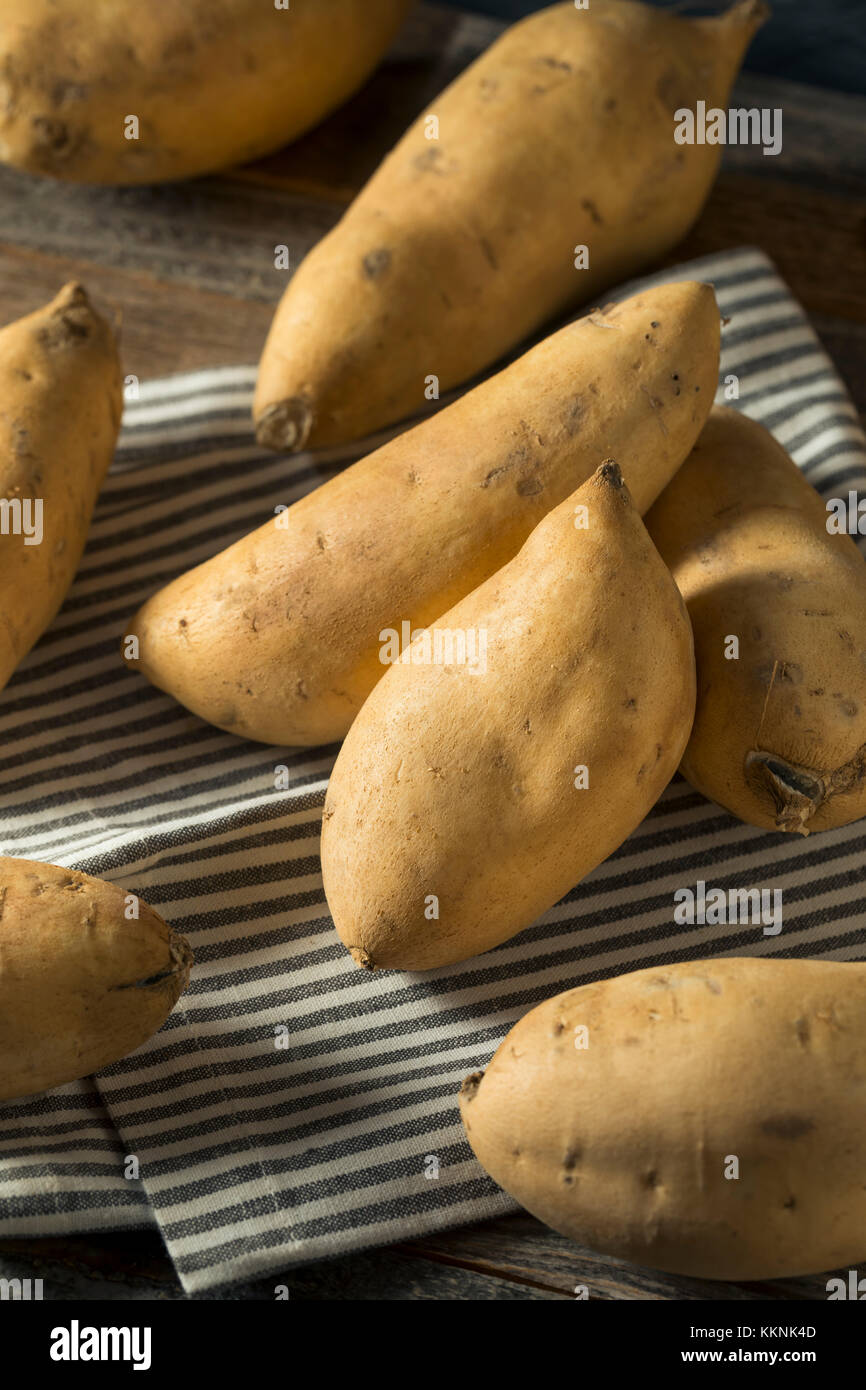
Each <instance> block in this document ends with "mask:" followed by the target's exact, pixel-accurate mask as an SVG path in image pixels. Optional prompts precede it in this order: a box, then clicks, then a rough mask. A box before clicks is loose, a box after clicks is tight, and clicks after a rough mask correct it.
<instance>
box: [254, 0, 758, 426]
mask: <svg viewBox="0 0 866 1390" xmlns="http://www.w3.org/2000/svg"><path fill="white" fill-rule="evenodd" d="M766 13H767V10H766V6H764V5H763V4H762V3H760V0H740V3H738V4H735V5H734V7H733V8H732V9H731V10H730V11H728V13H727V14H725V15H722V16H721V17H720V18H711V19H706V18H705V19H684V18H680V17H679V16H677V15H672V14H668V13H663V12H662V11H661V10H659V9H658V8H656V7H655V6H652V5H641V4H635V3H630V0H592V4H591V5H590V6H589V7H588V8H587V9H576V8H575V6H574V4H572V3H571V0H568V3H565V4H560V5H554V6H553V7H552V8H550V9H546V10H542V11H541V12H540V13H538V14H535V15H532V16H531V17H530V18H528V19H525V20H523V21H522V22H521V23H519V24H516V25H514V27H513V28H511V29H509V30H508V31H507V32H506V33H505V34H504V35H503V37H502V38H501V39H499V41H498V42H497V43H495V44H493V46H492V47H491V48H490V49H489V50H488V51H487V52H486V53H484V54H483V55H482V56H481V57H480V58H479V59H478V61H477V62H475V63H473V64H472V66H471V67H469V68H468V69H467V71H466V72H464V73H463V74H462V75H461V76H460V77H458V78H457V80H456V81H455V82H454V83H453V85H452V86H450V87H449V88H448V89H447V91H445V92H443V93H442V95H441V96H440V97H439V98H438V99H437V100H436V101H434V102H433V103H432V104H431V106H430V107H429V108H428V110H426V111H425V112H423V113H422V115H421V116H419V118H418V120H417V121H416V122H415V124H414V125H413V126H412V127H411V128H410V129H409V130H408V131H407V133H406V134H405V135H404V137H403V138H402V140H401V141H400V142H399V144H398V145H397V146H396V148H395V149H394V150H393V151H392V152H391V154H389V155H388V157H387V159H386V160H385V161H384V163H383V164H382V165H381V166H380V168H379V169H378V171H377V172H376V173H375V174H374V175H373V177H372V178H371V179H370V181H369V183H368V184H367V185H366V187H365V188H364V189H363V190H362V192H361V193H360V194H359V195H358V197H357V198H356V199H355V201H354V203H353V204H352V206H351V207H350V208H349V210H348V212H347V213H346V214H345V216H344V217H343V218H342V220H341V221H340V223H339V224H338V225H337V227H335V228H334V230H333V231H332V232H331V233H330V234H329V235H328V236H326V237H325V239H324V240H323V241H321V242H320V243H319V244H318V245H317V246H316V247H315V248H314V249H313V251H311V252H310V254H309V255H308V256H307V258H306V260H305V261H303V262H302V264H301V266H300V267H299V269H298V271H297V273H296V274H295V275H294V276H293V278H292V280H291V281H290V283H289V286H288V288H287V289H286V292H285V294H284V296H283V300H282V302H281V304H280V306H279V308H278V309H277V313H276V316H275V318H274V321H273V325H272V327H271V331H270V334H269V336H268V340H267V343H266V345H265V349H264V353H263V355H262V360H261V366H260V369H259V379H258V384H257V387H256V397H255V404H254V415H255V419H256V426H257V432H258V437H259V440H260V441H261V443H262V444H265V445H267V446H269V447H271V448H274V449H286V450H291V449H299V448H301V447H303V446H304V444H309V445H311V446H318V445H323V444H333V443H337V442H340V441H343V440H347V439H354V438H358V437H360V436H362V435H365V434H367V433H369V432H370V431H372V430H374V429H377V428H379V427H381V426H382V425H385V424H388V423H389V422H390V421H394V420H399V419H401V418H403V417H405V416H407V415H409V414H410V413H412V412H413V411H419V410H421V409H423V408H424V400H425V388H426V386H427V383H428V381H429V378H430V376H431V375H432V376H435V377H436V378H437V379H438V382H439V387H440V389H441V390H445V389H446V388H448V387H451V386H454V385H457V384H458V383H459V382H462V381H467V380H468V379H470V378H471V377H473V376H474V375H475V374H477V373H478V372H479V371H480V370H481V369H482V368H483V367H485V366H487V365H489V364H490V363H492V362H494V361H496V359H497V358H499V357H500V356H502V354H503V353H505V352H506V351H508V350H509V349H511V348H513V347H514V346H515V345H516V344H518V343H519V342H521V340H523V339H524V338H525V337H526V336H527V335H528V334H530V333H532V332H533V331H534V330H536V329H538V328H539V327H540V326H541V325H542V324H543V323H544V322H545V321H547V320H549V319H550V317H551V316H552V315H554V314H556V313H558V312H561V311H563V310H565V309H566V308H567V307H568V306H569V305H572V304H575V305H576V304H578V303H586V302H588V301H591V300H593V299H595V298H596V297H597V296H598V294H599V292H600V291H601V290H602V289H604V288H605V287H607V286H608V285H612V284H615V283H617V282H619V281H621V280H623V279H624V278H626V277H627V276H629V275H631V274H633V273H634V272H635V271H637V270H638V269H639V268H640V267H641V266H644V265H647V264H649V263H651V262H652V261H654V260H655V259H657V258H658V257H659V256H660V255H662V254H663V253H664V252H665V251H667V250H669V249H670V248H671V247H672V246H673V245H675V243H676V242H677V241H678V240H679V239H680V237H682V236H683V235H684V234H685V232H686V231H687V230H688V228H689V226H690V225H691V223H692V222H693V221H694V219H695V218H696V217H697V215H698V213H699V211H700V209H701V207H702V205H703V203H704V200H705V198H706V196H707V193H708V192H709V189H710V186H711V184H712V181H713V178H714V176H715V172H716V167H717V165H718V160H719V153H720V147H719V146H718V145H715V144H700V143H695V144H678V143H677V142H676V140H675V138H674V134H675V112H676V111H678V110H681V109H686V108H692V107H694V106H695V103H696V102H697V101H698V100H704V101H706V102H707V104H708V106H711V107H712V106H714V105H723V104H724V103H725V102H726V100H727V96H728V92H729V89H730V87H731V84H732V82H733V80H734V77H735V75H736V72H737V68H738V67H739V64H740V60H741V57H742V54H743V52H744V50H745V48H746V45H747V44H748V42H749V39H750V38H751V36H752V34H753V33H754V31H755V29H756V28H757V27H758V25H759V24H760V23H761V22H762V21H763V19H764V17H765V15H766ZM432 118H435V120H436V122H438V130H437V129H436V128H434V127H433V126H432V125H431V119H432ZM431 135H432V136H433V138H430V137H431ZM583 246H585V247H587V248H588V254H589V264H588V267H584V266H583V265H581V266H580V268H576V266H575V262H576V260H580V259H581V257H582V255H583V253H582V252H580V253H579V254H578V255H577V256H576V255H575V250H576V248H578V247H583Z"/></svg>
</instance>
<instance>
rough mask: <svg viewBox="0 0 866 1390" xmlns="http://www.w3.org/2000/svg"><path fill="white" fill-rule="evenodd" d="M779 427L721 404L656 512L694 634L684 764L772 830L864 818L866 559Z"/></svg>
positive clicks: (698, 780) (661, 542)
mask: <svg viewBox="0 0 866 1390" xmlns="http://www.w3.org/2000/svg"><path fill="white" fill-rule="evenodd" d="M827 522H828V516H827V511H826V508H825V506H824V503H823V502H822V501H821V498H820V497H819V496H818V494H817V492H815V490H814V488H812V487H811V486H810V485H809V483H808V482H807V481H806V479H805V478H804V476H803V474H802V473H801V472H800V470H799V468H798V467H797V466H796V464H795V463H794V462H793V461H792V460H791V459H790V458H789V457H788V455H787V454H786V453H785V451H784V449H782V447H781V446H780V445H779V444H778V443H777V442H776V441H775V439H774V438H773V436H772V435H771V434H769V433H768V431H767V430H765V429H764V428H763V426H762V425H759V424H757V422H756V421H754V420H750V419H748V417H747V416H745V415H740V414H738V413H737V412H736V411H734V410H728V409H722V408H717V409H715V410H714V411H713V413H712V415H711V416H710V419H709V421H708V422H707V424H706V426H705V428H704V430H703V433H702V434H701V436H700V438H699V440H698V442H697V444H696V445H695V448H694V450H693V451H692V453H691V455H690V456H689V458H688V459H687V460H686V462H685V463H684V464H683V467H682V468H681V469H680V471H679V473H677V474H676V475H675V477H674V479H673V481H672V482H671V483H670V484H669V485H668V487H667V488H666V489H665V491H664V492H663V493H662V495H661V497H660V498H659V500H658V501H657V502H656V504H655V506H654V507H653V509H652V511H651V512H650V513H649V516H648V518H647V525H648V527H649V530H650V533H651V535H652V537H653V539H654V541H655V543H656V545H657V546H658V548H659V550H660V552H661V554H662V557H663V558H664V559H665V560H666V562H667V563H668V565H669V566H670V568H671V570H672V572H673V575H674V578H675V579H676V581H677V584H678V585H679V587H680V590H681V592H682V595H683V597H684V599H685V601H686V606H687V607H688V610H689V616H690V618H691V621H692V627H693V628H694V633H695V656H696V661H697V670H698V703H697V711H696V714H695V726H694V729H693V731H692V736H691V738H690V739H689V742H688V746H687V748H686V750H685V753H684V755H683V764H682V772H683V775H684V776H685V777H687V778H688V780H689V781H690V782H691V783H692V786H694V787H697V788H698V790H699V791H701V792H703V793H704V795H705V796H708V797H710V798H711V799H712V800H713V801H717V802H718V803H719V805H721V806H724V807H726V809H727V810H729V811H732V812H733V813H734V815H736V816H739V817H740V819H741V820H744V821H748V822H749V824H751V825H758V826H762V827H764V828H765V829H768V830H771V829H772V830H788V831H797V832H799V833H800V834H803V835H806V834H808V833H809V831H810V830H825V829H829V828H830V827H832V826H837V825H846V824H847V823H848V822H849V821H853V820H858V819H859V818H860V817H861V816H864V815H866V564H864V561H863V557H862V555H861V554H860V552H859V550H858V549H857V546H856V545H855V544H854V542H853V540H852V539H851V537H850V536H849V535H845V534H841V535H835V534H831V533H830V532H829V531H828V525H827Z"/></svg>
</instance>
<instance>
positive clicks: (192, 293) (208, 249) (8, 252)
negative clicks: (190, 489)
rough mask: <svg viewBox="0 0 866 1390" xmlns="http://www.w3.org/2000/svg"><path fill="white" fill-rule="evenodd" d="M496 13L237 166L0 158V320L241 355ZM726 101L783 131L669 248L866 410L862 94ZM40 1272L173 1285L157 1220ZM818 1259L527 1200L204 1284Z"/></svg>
mask: <svg viewBox="0 0 866 1390" xmlns="http://www.w3.org/2000/svg"><path fill="white" fill-rule="evenodd" d="M499 27H500V26H499V25H498V24H497V23H495V22H494V21H491V20H486V19H481V18H476V17H473V16H469V15H465V14H460V13H458V12H456V11H453V10H444V9H435V8H433V7H421V8H419V9H418V10H417V11H416V12H415V14H414V15H413V17H412V19H411V20H410V23H409V25H408V26H407V29H406V31H405V32H404V34H403V35H402V36H401V39H400V41H399V43H398V45H397V46H396V48H395V50H394V52H393V53H392V55H391V56H390V57H389V59H388V61H387V62H386V63H385V64H384V65H383V67H382V69H381V70H380V72H379V73H378V74H377V75H376V76H375V77H374V78H373V80H372V81H371V82H370V83H369V84H368V86H367V87H366V88H365V90H364V91H363V92H362V93H360V94H359V95H358V96H357V97H356V98H355V99H354V100H353V101H351V102H350V103H349V104H348V105H347V106H346V107H344V108H343V110H342V111H341V112H338V113H337V114H336V115H335V116H334V117H332V118H331V119H330V120H329V121H327V122H326V123H325V124H324V125H323V126H321V127H320V128H319V129H318V130H317V131H314V132H313V133H312V134H311V135H309V136H307V137H306V138H305V139H304V140H302V141H300V142H298V143H297V144H296V145H295V146H293V147H291V148H289V149H287V150H285V151H282V152H280V153H279V154H277V155H275V156H273V157H271V158H269V159H267V160H263V161H261V162H260V163H258V164H256V165H253V166H249V167H247V168H244V169H236V170H230V171H227V172H226V173H223V174H221V175H219V176H216V177H212V178H207V179H201V180H198V181H196V182H194V183H187V184H179V185H172V186H168V187H162V188H151V189H88V188H81V187H76V186H73V185H60V184H55V183H49V182H45V181H42V180H37V179H32V178H29V177H28V176H26V175H23V174H18V173H15V172H13V171H11V170H5V169H0V306H2V319H3V321H8V320H10V319H13V318H16V317H18V316H19V315H21V314H23V313H26V312H29V311H30V310H31V309H34V308H36V307H37V306H38V305H40V304H42V303H44V302H45V300H46V299H47V298H49V297H50V296H51V295H53V294H54V293H55V292H56V290H57V289H58V287H59V286H60V285H61V284H62V283H63V282H64V281H65V280H67V279H70V278H80V279H82V280H83V281H84V282H85V284H86V285H87V286H88V288H89V289H90V290H91V292H92V293H93V294H94V296H95V297H96V298H97V300H98V301H100V302H101V304H102V305H103V307H107V308H109V309H110V310H111V311H112V312H113V314H115V315H120V317H121V320H122V339H123V351H124V364H125V370H126V372H128V373H130V372H131V373H135V374H136V375H137V376H138V377H139V378H140V379H142V380H145V379H147V378H148V377H153V376H156V375H164V374H166V373H170V372H177V371H185V370H188V369H190V368H194V367H203V366H215V365H227V364H236V363H250V362H254V361H255V360H256V358H257V357H258V354H259V351H260V349H261V346H262V342H263V340H264V336H265V333H266V331H267V328H268V325H269V323H270V318H271V314H272V311H273V305H274V303H275V301H276V300H277V298H278V297H279V295H280V294H281V293H282V290H283V289H284V287H285V282H286V275H285V272H278V271H276V270H275V269H274V265H273V260H274V247H275V246H277V245H279V244H286V245H288V246H289V248H290V254H291V262H292V265H293V266H296V265H297V264H298V262H299V260H300V259H301V257H302V256H303V255H304V253H305V252H306V251H307V250H308V249H309V247H310V246H312V245H313V244H314V243H315V241H316V240H317V239H318V238H319V237H320V236H322V234H323V233H324V232H326V231H327V230H328V229H329V228H330V227H331V226H332V225H333V224H334V222H335V221H336V220H337V219H338V217H339V216H340V214H341V212H342V210H343V208H344V207H345V205H346V204H347V203H348V202H349V201H350V200H351V198H352V196H353V195H354V193H355V192H356V190H357V189H358V188H359V187H360V186H361V184H362V183H363V182H364V180H365V179H366V178H367V176H368V175H369V174H370V172H371V171H372V170H373V169H374V168H375V166H376V164H377V163H378V161H379V159H380V158H381V157H382V155H383V154H384V152H385V151H386V150H387V149H388V148H389V146H390V145H391V144H392V143H393V142H394V140H395V139H396V138H397V137H398V135H399V134H400V133H401V131H402V130H403V129H404V128H405V126H406V125H407V124H408V123H409V121H410V120H411V119H413V117H414V116H415V115H417V114H418V112H419V111H420V110H423V109H424V108H425V106H426V105H427V103H428V102H429V100H430V99H431V98H432V97H433V96H434V95H435V93H436V92H437V91H439V90H440V89H441V87H442V86H443V85H444V84H445V82H446V81H448V80H450V78H451V77H452V76H453V75H455V74H456V72H457V71H459V70H460V68H461V67H463V66H465V64H466V63H467V62H469V61H470V60H471V59H472V58H473V57H474V56H475V55H476V54H477V53H478V52H479V51H480V49H481V48H482V47H484V46H485V45H486V44H487V43H488V42H490V41H491V39H492V38H493V37H495V35H496V33H497V32H498V30H499ZM733 104H736V105H746V106H752V105H758V106H772V107H781V108H782V109H783V111H784V149H783V152H782V154H781V155H780V156H779V157H778V158H775V159H774V158H767V157H764V156H762V155H761V153H760V150H755V149H753V148H741V149H732V150H728V151H726V154H725V159H724V162H723V169H722V173H721V175H720V177H719V180H718V183H717V185H716V188H715V190H714V192H713V194H712V196H711V198H710V200H709V202H708V204H707V207H706V208H705V210H704V213H703V214H702V216H701V218H700V220H699V222H698V224H697V225H696V226H695V228H694V229H693V230H692V232H691V233H690V234H689V236H688V237H687V238H686V240H685V241H684V242H683V243H681V245H680V246H679V247H677V248H676V251H675V253H673V254H672V255H671V256H670V257H669V258H668V261H669V262H670V263H671V264H673V263H675V262H676V261H681V260H685V259H688V258H689V257H692V256H697V255H702V254H705V253H708V252H713V251H718V250H722V249H724V248H728V247H735V246H742V245H745V244H751V245H756V246H760V247H762V248H763V249H764V250H765V251H766V252H767V253H768V254H769V255H770V256H772V257H773V259H774V260H775V262H776V264H777V265H778V266H779V268H780V270H781V271H782V273H783V275H784V276H785V278H786V279H787V281H788V283H789V284H790V285H791V287H792V289H793V290H794V292H795V294H796V295H797V297H798V298H799V299H800V301H801V303H802V304H803V305H804V307H805V308H806V309H807V310H808V312H809V314H810V316H811V318H812V321H813V323H814V324H815V327H816V328H817V330H818V332H819V333H820V335H821V337H822V339H823V341H824V343H825V345H826V346H827V348H828V350H829V352H830V353H831V355H832V356H833V358H834V360H835V362H836V365H837V367H838V369H839V371H840V373H841V374H842V376H843V377H844V379H845V380H846V382H847V383H848V386H849V388H850V390H851V392H852V395H853V397H854V399H855V401H856V403H857V405H858V407H859V409H860V410H861V412H866V100H863V99H860V98H858V97H854V96H849V95H842V94H838V93H833V92H830V91H825V90H819V89H814V88H809V87H804V86H800V85H797V84H794V83H789V82H782V81H778V80H775V79H770V78H760V77H756V76H754V75H750V76H747V77H745V78H744V79H743V80H742V81H741V82H740V83H739V84H738V86H737V88H736V89H735V93H734V98H733ZM16 1275H18V1276H20V1277H27V1276H28V1275H29V1276H32V1277H40V1276H41V1277H42V1278H43V1279H44V1281H45V1293H46V1297H50V1298H57V1299H70V1298H90V1299H114V1298H119V1299H154V1298H156V1299H179V1298H182V1297H183V1294H182V1292H181V1289H180V1286H179V1284H178V1282H177V1279H176V1277H175V1275H174V1271H173V1268H172V1266H171V1263H170V1261H169V1260H168V1258H167V1256H166V1254H165V1251H164V1249H163V1246H162V1243H161V1241H160V1239H159V1237H158V1236H157V1235H155V1234H154V1235H151V1234H143V1233H125V1234H117V1235H110V1236H75V1237H67V1238H62V1239H61V1238H52V1239H46V1240H35V1239H28V1240H18V1241H9V1240H6V1241H0V1277H2V1276H6V1277H14V1276H16ZM825 1282H826V1276H822V1277H817V1278H812V1279H796V1280H782V1281H779V1282H777V1283H761V1284H736V1285H732V1284H716V1283H711V1282H708V1281H704V1280H697V1279H684V1278H676V1277H673V1276H667V1275H663V1274H658V1273H656V1272H654V1271H652V1270H645V1269H638V1268H637V1267H635V1266H632V1265H626V1264H624V1263H622V1262H621V1261H616V1260H609V1259H605V1258H603V1257H600V1256H597V1255H594V1254H592V1253H590V1252H589V1251H586V1250H582V1249H580V1248H579V1247H577V1246H575V1245H572V1244H571V1243H570V1242H569V1241H567V1240H565V1239H564V1238H563V1237H561V1236H558V1235H556V1234H555V1233H554V1232H552V1231H549V1230H547V1229H546V1228H545V1227H544V1226H542V1225H541V1224H540V1223H539V1222H537V1221H534V1220H533V1219H532V1218H531V1217H529V1216H526V1215H525V1214H518V1215H514V1216H509V1217H502V1218H499V1219H497V1220H493V1221H488V1222H484V1223H481V1224H479V1225H476V1226H472V1227H467V1228H463V1229H461V1230H456V1231H452V1232H447V1233H445V1234H441V1235H437V1236H431V1237H427V1238H425V1239H424V1240H419V1241H414V1242H410V1243H408V1244H406V1245H401V1246H394V1247H391V1248H389V1249H385V1250H378V1251H372V1252H369V1253H365V1254H360V1255H352V1256H346V1257H344V1258H341V1259H337V1260H331V1261H327V1262H324V1263H321V1264H316V1265H311V1266H308V1267H305V1268H303V1269H300V1270H295V1271H291V1272H289V1273H287V1274H284V1275H281V1276H279V1277H278V1278H276V1277H275V1278H271V1279H268V1280H265V1281H261V1282H259V1283H256V1284H251V1285H244V1286H242V1287H241V1286H239V1287H235V1288H232V1289H231V1290H224V1291H218V1292H217V1293H215V1294H213V1295H211V1297H214V1298H223V1297H225V1298H231V1299H269V1298H272V1297H273V1289H274V1285H275V1284H277V1283H285V1284H287V1285H288V1286H289V1289H290V1291H291V1296H292V1298H296V1299H301V1300H305V1299H306V1300H316V1301H321V1300H325V1301H332V1300H369V1299H385V1300H388V1299H433V1300H452V1301H453V1300H473V1301H474V1300H487V1299H522V1300H526V1299H531V1300H538V1299H541V1300H551V1299H568V1298H574V1296H575V1294H574V1290H575V1286H576V1285H579V1284H583V1285H586V1286H587V1288H588V1290H589V1294H590V1296H591V1297H593V1298H601V1299H625V1300H628V1299H657V1300H658V1299H663V1300H671V1299H685V1300H707V1299H716V1298H722V1299H726V1300H738V1299H739V1300H766V1299H794V1300H797V1299H816V1298H820V1299H823V1298H825V1297H826V1292H825Z"/></svg>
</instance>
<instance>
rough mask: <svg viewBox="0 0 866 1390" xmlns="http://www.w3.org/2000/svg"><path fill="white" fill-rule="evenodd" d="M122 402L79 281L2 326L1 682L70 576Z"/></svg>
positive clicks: (114, 363) (109, 339)
mask: <svg viewBox="0 0 866 1390" xmlns="http://www.w3.org/2000/svg"><path fill="white" fill-rule="evenodd" d="M122 409H123V398H122V387H121V380H120V364H119V361H118V356H117V346H116V344H115V341H114V336H113V334H112V331H111V329H110V328H109V326H108V324H107V323H106V322H105V321H104V320H103V319H102V318H100V317H99V315H98V314H97V313H96V312H95V310H94V309H93V306H92V305H91V303H90V301H89V300H88V298H87V294H86V293H85V291H84V289H83V288H82V287H81V286H80V285H75V284H70V285H67V286H66V287H65V288H64V289H63V290H61V292H60V294H58V296H57V298H56V299H54V300H52V301H51V303H50V304H48V305H46V307H45V308H44V309H39V310H37V312H36V313H34V314H29V315H28V316H27V318H23V319H19V320H18V322H16V323H12V324H9V326H8V327H6V328H4V329H2V330H0V507H2V510H3V518H2V519H3V526H2V530H0V687H2V686H4V685H5V684H6V682H7V681H8V679H9V677H10V676H11V674H12V672H13V671H14V670H15V667H16V666H17V665H18V663H19V661H21V659H22V657H24V656H25V655H26V654H27V652H29V650H30V648H31V647H32V646H33V644H34V642H35V641H36V639H37V638H38V637H39V636H40V635H41V634H42V633H43V632H44V631H45V628H46V627H47V626H48V624H49V623H50V622H51V620H52V618H53V617H54V615H55V613H56V612H57V610H58V608H59V607H60V605H61V603H62V602H63V599H64V597H65V595H66V591H67V589H68V588H69V586H70V584H71V583H72V580H73V578H74V577H75V571H76V569H77V568H78V562H79V560H80V559H81V553H82V551H83V549H84V543H85V540H86V539H87V530H88V527H89V525H90V518H91V515H92V513H93V507H94V504H95V502H96V497H97V493H98V492H99V488H100V485H101V483H102V480H103V478H104V476H105V473H106V471H107V469H108V465H109V464H110V462H111V459H112V455H113V453H114V446H115V443H116V441H117V431H118V428H119V426H120V416H121V411H122Z"/></svg>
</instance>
